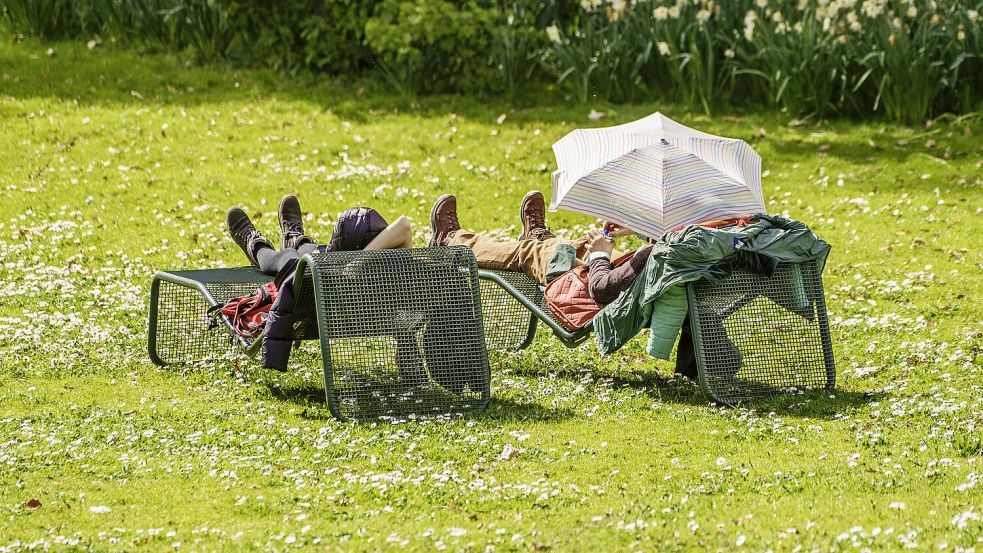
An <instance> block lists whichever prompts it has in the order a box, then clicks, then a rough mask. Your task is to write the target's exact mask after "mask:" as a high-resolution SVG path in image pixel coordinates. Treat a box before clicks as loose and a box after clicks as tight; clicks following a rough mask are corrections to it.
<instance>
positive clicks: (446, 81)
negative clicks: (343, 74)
mask: <svg viewBox="0 0 983 553" xmlns="http://www.w3.org/2000/svg"><path fill="white" fill-rule="evenodd" d="M494 21H495V16H494V13H493V12H492V11H491V10H489V9H486V8H482V7H481V6H479V5H478V4H477V3H476V2H473V1H468V2H463V3H461V5H459V6H455V5H454V4H452V3H451V2H448V1H447V0H416V1H412V2H410V1H404V0H383V2H382V3H380V4H379V5H378V6H377V7H376V10H375V14H374V15H373V16H372V17H371V18H369V20H368V21H366V23H365V43H366V44H367V45H368V46H369V48H371V49H372V52H373V55H374V58H375V63H376V64H378V67H379V69H380V70H382V73H383V75H384V76H385V77H386V80H387V81H389V83H390V84H392V85H393V86H394V87H395V88H396V89H397V90H399V91H401V92H404V93H406V92H409V93H420V92H440V91H463V92H476V91H480V90H482V89H484V88H485V86H486V84H487V83H489V82H490V81H491V79H490V74H491V72H492V71H491V69H492V66H491V63H490V58H489V56H488V52H489V49H490V46H491V31H490V29H491V27H492V26H493V23H494Z"/></svg>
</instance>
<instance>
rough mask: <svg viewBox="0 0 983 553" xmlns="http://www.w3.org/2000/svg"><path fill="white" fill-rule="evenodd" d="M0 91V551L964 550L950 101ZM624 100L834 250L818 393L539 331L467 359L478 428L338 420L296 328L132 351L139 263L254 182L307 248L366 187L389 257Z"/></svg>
mask: <svg viewBox="0 0 983 553" xmlns="http://www.w3.org/2000/svg"><path fill="white" fill-rule="evenodd" d="M49 48H50V51H49ZM0 78H2V80H0V167H2V169H3V170H2V171H0V296H2V301H0V354H2V355H0V511H2V516H0V551H17V550H21V549H29V548H47V547H51V548H54V549H75V548H77V549H95V550H115V549H122V548H129V547H132V546H143V547H146V548H147V549H152V550H170V549H174V550H215V549H235V550H239V549H256V550H287V549H292V548H296V547H304V546H317V547H320V548H326V549H334V550H344V551H350V550H351V551H355V550H369V551H372V550H381V549H386V550H388V549H403V550H407V551H409V550H428V551H429V550H433V549H447V550H464V551H493V550H494V551H515V550H518V551H526V550H555V551H614V550H628V549H637V550H647V551H656V550H658V551H684V550H696V549H708V550H718V551H732V550H748V551H765V550H773V551H813V550H816V551H840V550H842V551H854V550H862V549H868V550H874V551H894V550H899V549H902V548H913V549H917V550H928V549H932V550H943V551H971V550H974V549H975V550H976V551H981V550H983V482H981V480H983V476H981V475H983V460H981V455H983V443H981V436H983V371H981V348H983V339H981V332H983V328H981V323H980V320H981V319H983V317H981V312H983V309H981V307H980V300H979V298H980V297H981V293H983V279H981V267H983V265H981V263H983V256H981V251H983V249H981V248H980V240H981V236H983V233H981V231H983V224H981V217H983V188H981V184H983V168H981V164H983V161H981V156H983V152H981V150H980V148H981V146H980V145H981V140H980V137H981V136H983V122H981V118H980V117H979V116H967V117H963V118H960V119H957V118H952V117H945V118H941V119H940V120H938V121H936V122H934V124H932V125H930V126H926V127H918V128H910V129H908V128H902V127H896V126H890V125H885V124H882V123H879V122H869V123H851V122H840V121H837V122H822V123H816V122H801V121H790V120H789V119H788V118H787V117H784V116H782V115H780V114H734V115H731V116H720V117H715V118H713V119H710V118H706V117H701V116H693V115H689V114H687V113H684V112H682V111H680V110H677V109H673V107H672V106H654V105H640V106H630V107H618V108H610V107H606V106H602V105H599V106H596V107H595V108H596V109H597V110H598V111H600V112H602V113H604V114H605V117H604V118H603V119H601V120H599V121H590V120H589V118H588V113H587V111H586V110H585V109H583V108H581V107H566V106H561V105H555V104H547V105H537V104H536V99H535V98H528V99H525V101H524V103H522V104H521V105H520V107H510V106H508V105H506V104H504V103H502V104H497V103H494V102H491V103H489V102H480V101H477V100H472V99H468V98H458V97H435V98H423V99H417V100H410V99H401V98H393V97H390V96H387V95H385V94H384V93H380V92H378V91H377V87H375V86H374V85H373V84H372V83H355V84H346V83H342V82H329V83H320V84H314V85H312V84H309V83H304V82H293V81H291V80H290V79H284V78H282V77H278V76H275V75H274V74H272V73H268V72H266V71H263V70H255V71H233V70H225V69H221V68H217V69H201V68H194V67H188V66H187V65H186V64H185V63H184V61H183V60H182V59H179V58H172V57H155V56H145V57H138V56H134V55H132V54H128V53H125V52H122V51H119V50H116V49H113V48H111V47H109V46H107V45H99V46H97V47H95V48H93V49H88V48H86V47H85V46H84V45H82V46H77V45H69V44H47V43H44V44H43V43H38V42H31V41H26V42H23V43H19V44H12V43H9V42H4V43H3V44H2V45H0ZM656 109H663V110H664V111H666V112H667V113H668V114H669V115H671V116H673V117H676V118H679V119H680V120H681V121H683V122H684V123H686V124H690V125H693V126H696V127H698V128H701V129H702V130H706V131H708V132H713V133H717V134H723V135H728V136H736V137H741V138H744V139H746V140H748V141H750V142H751V143H752V144H753V145H754V146H755V148H756V149H757V151H758V152H759V153H760V154H761V155H762V157H763V158H764V170H765V177H764V187H765V195H766V198H767V202H768V209H769V211H770V212H772V213H779V214H785V215H788V216H790V217H794V218H796V219H800V220H802V221H805V222H806V223H808V224H810V225H811V226H812V227H813V228H814V229H815V230H816V232H817V233H819V234H820V236H822V237H823V238H825V239H826V240H827V241H829V242H830V243H831V244H832V245H833V252H832V254H831V257H830V262H829V264H828V266H827V269H826V274H825V288H826V294H827V301H828V303H829V310H830V320H831V323H832V332H833V338H834V350H835V354H836V361H837V367H838V371H837V373H838V374H837V376H838V381H837V389H836V390H835V391H834V392H832V393H828V392H813V393H808V394H801V395H793V396H786V397H782V398H777V399H774V400H770V401H766V402H758V403H755V404H752V405H745V406H742V407H739V408H721V407H717V406H714V405H711V404H710V403H709V401H708V399H707V397H706V396H705V395H704V394H703V393H702V391H701V390H700V389H699V387H698V386H697V385H696V384H693V383H691V382H689V381H686V380H681V379H674V378H673V377H672V365H671V364H670V363H666V362H662V361H656V360H653V359H651V358H648V357H647V356H646V355H645V354H644V348H643V340H644V338H640V339H637V340H635V341H633V342H632V343H630V344H629V345H628V346H627V347H626V348H625V349H623V350H622V351H621V352H619V353H618V354H616V355H613V356H611V357H610V358H605V359H602V358H599V357H598V356H597V354H596V353H595V351H594V348H593V347H592V346H590V345H586V346H582V347H581V348H579V349H577V350H566V349H565V348H563V347H562V346H561V345H560V344H559V342H557V341H556V340H553V339H551V338H550V337H549V335H548V333H546V332H540V334H539V336H538V338H537V341H536V343H535V344H534V345H533V346H532V347H531V348H529V349H528V350H527V351H524V352H521V353H517V354H511V355H494V356H493V357H492V360H491V363H492V374H493V381H492V390H493V400H492V403H491V405H490V406H489V409H488V411H487V412H486V413H485V414H482V415H480V416H475V417H472V418H466V419H457V418H455V419H451V420H442V419H437V420H424V421H395V422H392V421H387V422H380V423H376V424H351V423H339V422H336V421H334V420H333V419H331V418H330V414H329V412H328V409H327V407H326V405H325V403H324V399H323V381H322V378H323V377H322V375H321V369H320V365H319V359H318V355H317V351H316V347H315V346H314V345H313V344H307V345H306V346H305V347H304V349H303V350H302V351H301V352H300V353H298V354H296V355H295V356H294V357H293V360H292V366H291V371H290V372H289V373H288V374H279V373H275V372H272V371H265V370H261V369H259V368H258V367H256V366H255V365H250V364H246V365H245V367H246V370H245V375H244V377H243V378H241V379H236V378H234V377H233V376H231V375H230V370H231V368H232V363H231V362H226V363H214V364H208V365H194V366H188V367H168V368H158V367H156V366H154V365H153V364H151V362H150V361H149V359H148V357H147V354H146V336H145V333H146V319H147V302H148V290H149V284H150V277H151V275H152V274H153V272H154V271H155V270H159V269H176V268H202V267H225V266H237V265H242V264H244V263H245V259H244V257H243V255H242V254H241V252H239V251H238V250H237V248H236V247H235V246H234V244H233V243H232V242H231V240H229V239H228V238H227V237H226V235H225V229H224V213H225V210H226V209H227V208H228V207H229V206H231V205H240V206H242V207H243V208H245V209H246V210H247V211H248V212H249V213H250V214H251V215H252V216H253V217H254V219H255V221H256V224H257V226H258V227H259V228H260V229H261V230H263V231H264V232H266V233H267V235H268V236H269V237H270V238H271V239H273V240H274V241H277V240H278V238H279V237H278V235H277V232H276V230H275V229H276V226H277V225H276V213H275V211H276V205H277V202H278V201H279V199H280V197H281V196H282V195H283V194H286V193H297V194H298V195H299V196H300V199H301V202H302V205H303V207H304V209H305V210H306V211H308V212H309V214H308V216H307V219H306V225H307V227H308V229H309V233H310V234H312V235H313V236H315V237H318V238H321V239H326V238H327V237H328V236H329V233H330V231H331V229H332V225H333V221H334V220H335V218H336V216H337V214H338V213H339V212H340V211H342V210H343V209H345V208H347V207H350V206H355V205H371V206H373V207H375V208H377V209H379V210H380V211H381V212H382V213H383V214H385V215H386V216H387V217H391V218H394V217H396V216H397V215H400V214H403V215H406V216H407V217H409V218H410V219H411V220H412V222H413V224H414V225H415V230H416V243H417V244H418V245H421V246H422V245H425V243H426V239H427V237H428V234H429V232H428V229H427V224H428V215H429V210H430V206H431V204H432V202H433V200H434V199H435V198H437V197H438V196H439V195H441V194H444V193H448V192H453V193H456V194H457V195H458V196H459V208H460V218H461V221H462V222H463V224H465V225H466V226H468V227H471V228H473V229H476V230H481V231H488V232H492V233H494V234H495V235H497V236H502V237H507V236H512V237H514V236H517V235H518V233H519V232H520V230H521V226H520V223H519V221H518V219H517V204H518V202H519V200H520V199H521V197H522V195H523V194H524V193H525V192H526V191H527V190H529V189H533V188H538V189H541V190H544V191H547V190H548V188H549V173H550V171H551V170H552V169H553V163H554V161H553V157H552V154H551V151H550V145H551V144H552V142H553V141H555V140H556V139H558V138H559V137H561V136H563V135H564V134H565V133H567V132H569V131H570V130H572V129H574V128H577V127H582V126H590V125H594V126H596V125H607V124H614V123H620V122H625V121H630V120H633V119H635V118H637V117H640V116H643V115H645V114H647V113H650V112H652V111H655V110H656ZM550 220H551V223H552V225H553V226H554V227H555V228H558V229H565V231H566V232H567V233H568V235H570V236H573V235H575V234H576V233H579V232H582V231H583V230H585V229H587V228H591V227H592V226H594V225H596V222H595V221H592V220H590V219H588V218H585V217H582V216H578V215H575V214H570V213H557V214H551V215H550Z"/></svg>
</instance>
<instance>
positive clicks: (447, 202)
mask: <svg viewBox="0 0 983 553" xmlns="http://www.w3.org/2000/svg"><path fill="white" fill-rule="evenodd" d="M430 230H431V231H432V234H431V236H430V247H434V246H446V245H447V242H448V241H449V240H450V238H451V235H453V234H454V233H455V232H457V231H459V230H461V225H460V223H458V222H457V198H455V197H454V195H453V194H444V195H443V196H441V197H440V198H438V199H437V201H436V202H435V203H434V204H433V209H432V210H431V211H430Z"/></svg>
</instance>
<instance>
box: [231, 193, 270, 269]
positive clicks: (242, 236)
mask: <svg viewBox="0 0 983 553" xmlns="http://www.w3.org/2000/svg"><path fill="white" fill-rule="evenodd" d="M225 222H226V224H228V225H229V236H231V237H232V241H233V242H235V243H236V246H239V247H240V248H242V251H243V252H245V253H246V257H248V258H249V262H250V263H252V264H253V265H254V266H256V267H259V261H257V260H256V253H257V252H259V250H260V249H261V248H270V249H273V243H272V242H270V241H269V240H267V239H266V238H264V237H263V235H262V234H260V233H259V231H258V230H256V227H254V226H253V222H252V221H250V220H249V216H248V215H246V212H245V211H243V210H241V209H239V208H238V207H233V208H230V209H229V212H228V213H227V214H226V215H225Z"/></svg>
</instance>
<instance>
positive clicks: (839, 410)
mask: <svg viewBox="0 0 983 553" xmlns="http://www.w3.org/2000/svg"><path fill="white" fill-rule="evenodd" d="M516 373H517V374H522V375H524V376H531V377H538V376H545V375H544V374H543V373H542V372H541V371H538V370H535V369H517V370H516ZM593 376H595V377H597V378H601V379H606V380H608V381H610V382H611V384H612V387H613V388H615V389H619V388H631V389H633V390H640V391H642V392H644V393H645V395H646V396H648V397H650V398H651V399H652V400H654V401H659V402H663V403H677V404H682V405H692V406H695V407H706V406H720V407H728V408H733V407H739V408H744V409H753V410H755V411H758V412H763V413H769V412H773V413H775V414H776V415H781V416H787V417H799V418H807V419H808V418H819V419H831V418H835V417H837V416H838V415H843V414H845V413H849V412H851V411H853V410H856V409H859V408H861V407H863V406H865V405H867V404H869V403H870V402H872V401H877V400H879V399H881V398H882V396H883V394H882V393H879V392H864V391H854V390H840V389H834V390H807V391H804V392H802V393H776V395H773V396H770V397H763V398H760V399H752V400H748V401H743V402H740V403H739V404H737V405H724V404H720V403H717V402H715V401H713V400H712V399H711V398H710V397H709V396H708V395H707V394H706V393H705V392H704V391H703V388H702V387H701V386H700V384H699V382H697V381H694V380H690V379H687V378H683V377H677V376H674V375H666V374H663V373H660V372H658V371H656V370H643V371H619V372H618V373H617V374H612V375H605V374H594V375H593ZM550 377H552V378H557V379H564V380H568V381H571V382H578V383H579V382H580V381H581V379H582V378H583V372H582V371H579V372H577V371H553V372H550Z"/></svg>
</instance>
